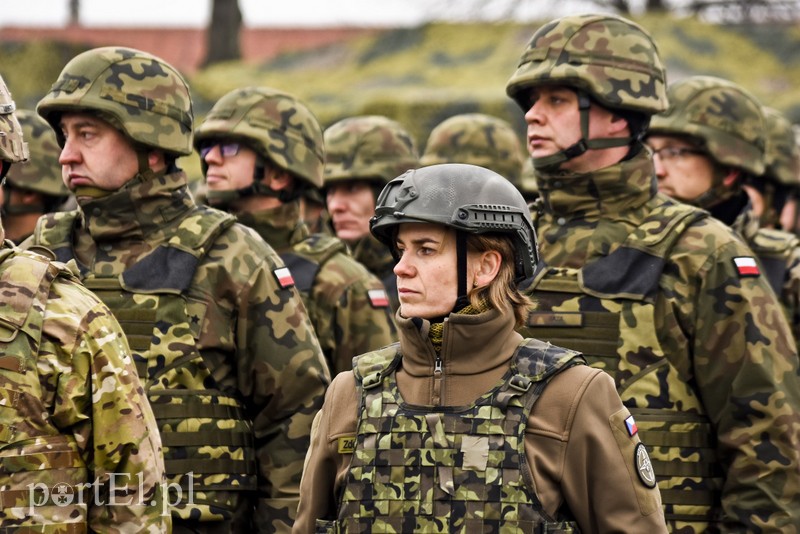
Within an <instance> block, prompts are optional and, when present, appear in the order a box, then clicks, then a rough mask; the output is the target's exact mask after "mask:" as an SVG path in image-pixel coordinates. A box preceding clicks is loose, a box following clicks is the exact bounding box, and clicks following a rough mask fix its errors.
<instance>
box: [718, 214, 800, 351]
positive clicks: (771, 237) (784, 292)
mask: <svg viewBox="0 0 800 534" xmlns="http://www.w3.org/2000/svg"><path fill="white" fill-rule="evenodd" d="M732 227H733V229H734V230H736V231H737V232H738V233H739V235H741V236H742V238H743V239H744V240H745V242H746V243H747V244H748V246H749V247H750V248H751V249H752V250H753V252H755V254H756V256H758V259H759V260H760V262H761V265H762V267H763V269H764V273H763V274H764V276H766V278H767V280H769V282H770V285H771V286H772V289H773V290H774V291H775V294H776V295H778V300H780V301H781V304H783V309H784V311H785V312H786V318H787V319H788V320H789V325H790V326H791V327H792V333H793V334H794V340H795V343H797V342H798V341H800V238H798V237H797V236H796V235H795V234H792V233H789V232H783V231H781V230H775V229H771V228H761V227H760V226H759V220H758V217H756V216H755V214H754V213H753V210H752V207H751V206H750V205H749V204H748V207H747V208H746V209H745V210H743V211H742V213H740V214H739V216H738V217H737V218H736V220H735V221H734V223H733V225H732Z"/></svg>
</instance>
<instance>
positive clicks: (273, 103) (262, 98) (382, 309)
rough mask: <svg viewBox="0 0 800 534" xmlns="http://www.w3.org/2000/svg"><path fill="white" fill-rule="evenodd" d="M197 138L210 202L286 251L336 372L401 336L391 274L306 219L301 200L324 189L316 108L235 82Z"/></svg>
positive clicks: (269, 90)
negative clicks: (384, 278)
mask: <svg viewBox="0 0 800 534" xmlns="http://www.w3.org/2000/svg"><path fill="white" fill-rule="evenodd" d="M195 145H196V147H197V150H198V151H199V152H200V155H201V157H202V167H203V172H204V174H205V176H206V182H207V198H208V202H209V204H211V205H212V206H215V207H218V208H221V209H224V210H226V211H228V212H230V213H232V214H234V215H236V217H237V219H238V220H239V222H241V223H242V224H245V225H247V226H249V227H250V228H253V229H254V230H255V231H256V232H258V234H259V235H260V236H261V237H263V238H264V240H265V241H266V242H267V243H269V244H270V245H272V247H273V248H274V249H275V250H276V251H277V252H278V254H280V255H281V258H282V259H283V261H284V262H285V263H286V265H287V267H289V269H290V270H291V272H292V277H293V278H294V283H295V287H297V289H298V291H300V294H301V295H302V296H303V302H304V303H305V305H306V309H308V313H309V316H310V317H311V323H312V324H313V325H314V329H315V331H316V333H317V337H318V338H319V342H320V345H321V346H322V350H323V352H324V353H325V356H326V358H327V359H328V363H329V364H330V366H331V371H332V372H333V373H338V372H339V371H345V370H350V369H352V361H353V356H356V355H358V354H362V353H364V352H369V351H371V350H375V349H378V348H380V347H383V346H385V345H388V344H390V343H392V342H393V341H395V339H396V337H397V336H396V333H395V327H394V318H393V316H392V313H391V308H390V307H389V301H388V298H387V295H386V290H385V289H384V287H383V284H382V283H381V281H380V280H378V278H377V277H376V276H375V275H373V274H372V273H370V272H369V271H368V270H367V269H366V268H365V267H364V266H363V265H361V264H360V263H358V262H357V261H356V260H354V259H353V258H352V256H351V255H350V253H349V252H348V250H347V246H346V245H345V244H344V243H343V242H342V241H341V240H340V239H338V238H336V237H333V236H329V235H324V234H313V235H312V234H311V233H310V232H309V230H308V228H307V227H306V225H305V223H304V222H303V220H302V219H301V216H300V198H301V196H302V195H303V193H304V191H305V190H306V189H315V190H318V189H319V188H321V187H322V168H323V163H324V156H325V154H324V148H323V141H322V128H321V127H320V126H319V123H318V122H317V119H316V117H314V115H313V113H312V112H311V110H309V109H308V108H307V107H306V106H305V105H304V104H303V103H302V102H300V101H299V100H297V99H296V98H295V97H293V96H292V95H289V94H287V93H284V92H281V91H276V90H274V89H270V88H267V87H248V88H243V89H235V90H233V91H231V92H230V93H228V94H226V95H225V96H223V97H222V98H221V99H220V100H219V101H218V102H217V103H216V104H215V105H214V107H213V108H212V109H211V111H209V113H208V115H207V116H206V118H205V120H204V121H203V123H202V124H201V125H200V126H199V127H198V128H197V131H196V132H195ZM234 148H235V149H234ZM234 152H235V153H234Z"/></svg>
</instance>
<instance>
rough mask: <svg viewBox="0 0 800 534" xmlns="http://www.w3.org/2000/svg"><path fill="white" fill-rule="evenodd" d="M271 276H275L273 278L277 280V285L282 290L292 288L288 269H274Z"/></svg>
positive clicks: (290, 274) (292, 281)
mask: <svg viewBox="0 0 800 534" xmlns="http://www.w3.org/2000/svg"><path fill="white" fill-rule="evenodd" d="M272 274H274V275H275V278H276V279H277V280H278V284H279V285H280V286H281V287H282V288H283V289H286V288H287V287H292V286H293V285H294V278H292V272H291V271H290V270H289V268H288V267H281V268H280V269H275V270H274V271H272Z"/></svg>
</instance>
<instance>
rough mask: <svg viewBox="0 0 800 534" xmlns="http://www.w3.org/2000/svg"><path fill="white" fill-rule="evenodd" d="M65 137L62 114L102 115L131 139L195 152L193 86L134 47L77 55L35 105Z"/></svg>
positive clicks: (174, 151) (182, 152)
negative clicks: (190, 87) (193, 141)
mask: <svg viewBox="0 0 800 534" xmlns="http://www.w3.org/2000/svg"><path fill="white" fill-rule="evenodd" d="M36 111H37V113H39V115H41V116H42V117H43V118H44V119H45V120H46V121H47V122H49V123H50V125H51V126H52V127H53V129H54V130H55V131H56V135H57V136H58V140H59V143H60V144H61V145H63V143H64V139H63V137H62V135H61V130H60V128H59V127H58V121H59V118H60V116H61V114H62V113H64V112H68V111H74V112H85V111H90V112H97V113H98V114H99V116H100V117H102V118H104V119H106V120H108V121H109V122H110V123H111V124H112V125H114V127H116V128H118V129H120V130H121V131H122V132H123V133H125V134H126V135H127V136H128V137H129V138H130V139H132V140H133V141H135V142H137V143H141V144H142V145H145V146H147V147H152V148H159V149H162V150H165V151H167V152H170V153H172V154H176V155H187V154H191V152H192V122H193V120H194V118H193V111H192V99H191V95H190V93H189V86H188V85H187V83H186V80H184V78H183V76H181V75H180V74H179V73H178V71H176V70H175V69H174V68H173V67H172V66H171V65H169V64H168V63H167V62H165V61H164V60H162V59H160V58H158V57H156V56H153V55H151V54H148V53H146V52H142V51H140V50H135V49H132V48H122V47H102V48H95V49H92V50H88V51H86V52H83V53H81V54H78V55H77V56H75V57H74V58H73V59H72V60H70V62H69V63H67V65H66V66H65V67H64V69H63V70H62V71H61V75H60V76H59V77H58V80H56V83H55V84H53V87H52V88H51V89H50V91H49V92H48V93H47V94H46V95H45V96H44V98H42V99H41V100H40V101H39V104H38V106H37V107H36Z"/></svg>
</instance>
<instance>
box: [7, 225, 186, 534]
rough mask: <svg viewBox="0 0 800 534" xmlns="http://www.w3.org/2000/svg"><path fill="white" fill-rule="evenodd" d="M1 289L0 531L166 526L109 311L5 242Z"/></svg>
mask: <svg viewBox="0 0 800 534" xmlns="http://www.w3.org/2000/svg"><path fill="white" fill-rule="evenodd" d="M0 238H2V230H1V229H0ZM0 288H1V290H2V292H3V301H2V304H0V530H2V531H3V532H19V533H22V532H48V533H53V534H61V533H75V532H86V531H87V529H88V530H90V531H91V532H109V533H123V532H143V533H144V532H146V533H151V534H161V533H163V532H168V531H169V530H170V523H171V522H170V517H169V512H168V510H169V508H168V505H167V501H166V498H165V497H166V496H165V494H164V486H163V484H164V464H163V461H162V458H161V440H160V438H159V435H158V430H157V427H156V421H155V418H154V417H153V412H152V411H151V409H150V406H149V405H148V403H147V401H146V400H145V397H144V390H143V388H142V385H141V383H140V381H139V379H138V377H137V375H136V369H135V368H134V366H133V360H132V359H131V353H130V349H129V348H128V344H127V342H126V340H125V336H124V334H123V332H122V330H121V329H120V326H119V324H118V323H117V321H116V320H115V319H114V316H113V315H111V313H110V312H109V310H108V308H106V306H104V305H103V304H102V303H101V302H100V301H99V300H98V299H97V297H95V296H94V295H93V294H92V293H91V292H90V291H88V290H87V289H85V288H84V287H83V286H81V285H80V283H79V282H78V281H77V279H76V278H75V277H74V276H72V274H71V273H70V272H69V271H68V270H67V269H65V268H64V266H63V265H59V264H54V263H50V262H49V261H48V260H46V259H45V258H44V257H42V256H39V255H36V254H32V253H29V252H23V251H20V250H18V249H16V248H10V247H8V246H7V245H6V246H2V247H0Z"/></svg>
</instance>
